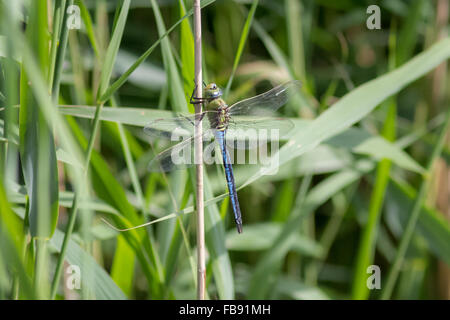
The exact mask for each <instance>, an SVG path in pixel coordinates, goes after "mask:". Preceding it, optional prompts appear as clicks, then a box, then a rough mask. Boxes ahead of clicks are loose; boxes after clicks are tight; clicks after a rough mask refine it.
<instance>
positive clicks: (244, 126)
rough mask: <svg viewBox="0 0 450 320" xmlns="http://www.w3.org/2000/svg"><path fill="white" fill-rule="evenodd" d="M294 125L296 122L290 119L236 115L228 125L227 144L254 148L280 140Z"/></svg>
mask: <svg viewBox="0 0 450 320" xmlns="http://www.w3.org/2000/svg"><path fill="white" fill-rule="evenodd" d="M293 127H294V123H293V122H292V121H291V120H289V119H283V118H266V117H265V118H262V117H258V118H255V117H250V116H236V117H233V118H232V120H231V122H230V123H229V125H228V129H227V134H226V140H227V146H233V147H234V148H235V149H254V148H257V147H260V146H261V145H264V144H267V143H268V142H270V141H278V140H280V139H281V138H282V137H284V136H285V135H286V134H287V133H289V131H291V130H292V128H293Z"/></svg>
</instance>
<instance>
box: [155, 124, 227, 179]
mask: <svg viewBox="0 0 450 320" xmlns="http://www.w3.org/2000/svg"><path fill="white" fill-rule="evenodd" d="M214 131H215V129H208V130H204V131H203V134H202V141H203V161H204V162H205V163H206V164H212V163H214V162H216V161H219V160H220V159H216V157H217V155H218V154H216V145H217V144H216V142H215V140H214ZM194 140H195V136H191V137H189V138H186V139H184V140H183V141H182V142H180V143H178V144H176V145H174V146H172V147H170V148H168V149H166V150H164V151H162V152H161V153H159V154H157V155H156V156H155V158H153V160H152V161H150V163H149V165H148V170H149V171H151V172H169V171H173V170H180V169H186V168H189V167H191V166H193V165H195V159H194Z"/></svg>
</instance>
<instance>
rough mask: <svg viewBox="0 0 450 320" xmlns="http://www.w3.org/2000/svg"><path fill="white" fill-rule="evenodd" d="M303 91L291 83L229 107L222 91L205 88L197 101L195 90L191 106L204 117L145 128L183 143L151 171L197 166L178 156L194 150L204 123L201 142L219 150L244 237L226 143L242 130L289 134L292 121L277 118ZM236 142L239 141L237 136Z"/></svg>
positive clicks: (160, 121)
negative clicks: (199, 107)
mask: <svg viewBox="0 0 450 320" xmlns="http://www.w3.org/2000/svg"><path fill="white" fill-rule="evenodd" d="M300 87H301V82H300V81H298V80H292V81H289V82H286V83H284V84H281V85H278V86H276V87H274V88H272V89H271V90H269V91H267V92H265V93H262V94H259V95H256V96H254V97H251V98H247V99H244V100H241V101H238V102H236V103H234V104H232V105H230V106H228V105H227V104H226V102H225V100H224V99H223V98H222V90H221V89H220V88H219V86H217V85H216V84H215V83H210V84H208V85H206V86H205V88H204V90H203V92H204V93H203V96H202V97H195V95H196V93H195V92H196V88H194V91H193V92H192V95H191V99H190V103H191V104H198V103H201V104H202V106H203V110H204V111H203V112H202V113H201V114H177V115H176V116H175V117H173V118H163V119H155V120H153V121H152V122H150V123H149V124H147V125H146V126H145V127H144V132H145V133H146V134H147V135H150V136H155V137H159V138H172V140H177V139H173V138H174V136H176V137H177V138H178V139H179V138H181V139H182V142H179V143H178V144H176V145H175V146H173V147H171V148H169V149H166V150H164V151H162V152H161V153H159V154H157V155H156V157H155V158H154V159H153V160H152V161H151V162H150V164H149V167H148V168H149V171H157V172H158V171H159V172H169V171H172V170H176V169H183V168H187V167H189V166H192V165H195V163H197V162H198V160H196V159H194V161H192V160H193V159H192V155H191V153H189V155H188V156H187V157H184V158H183V157H181V160H180V158H179V157H178V156H177V155H179V154H180V151H182V150H185V151H186V150H187V151H190V150H191V149H192V147H193V144H194V139H195V129H194V128H195V126H196V124H197V123H198V122H199V121H202V139H203V140H204V141H209V140H211V138H213V139H214V140H215V143H214V144H215V145H216V147H218V149H219V150H220V152H219V153H220V154H221V156H222V159H221V160H222V164H223V167H224V171H225V177H226V182H227V187H228V194H229V197H230V200H231V204H232V209H233V213H234V220H235V223H236V228H237V232H238V233H242V214H241V209H240V206H239V199H238V196H237V192H236V183H235V180H234V174H233V166H232V159H231V157H230V152H229V150H228V149H229V148H230V144H229V143H227V142H228V141H227V139H230V133H231V132H234V133H236V132H239V129H241V130H242V129H253V130H273V129H276V130H278V131H279V133H280V136H283V135H284V134H286V133H287V132H289V131H290V130H291V129H292V127H293V123H292V122H291V121H290V120H289V119H283V118H280V117H275V116H274V115H276V111H277V110H278V109H279V108H280V107H282V106H283V105H285V104H286V103H287V102H288V100H289V98H290V97H291V96H292V95H294V94H295V93H296V92H298V90H299V89H300ZM233 138H236V135H235V136H234V137H233ZM255 146H257V144H255V143H253V144H252V143H248V144H247V143H243V144H242V143H241V144H239V143H238V145H236V144H233V145H232V147H234V148H242V149H251V148H254V147H255ZM186 160H187V161H186Z"/></svg>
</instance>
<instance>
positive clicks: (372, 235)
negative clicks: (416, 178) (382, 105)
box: [352, 26, 397, 300]
mask: <svg viewBox="0 0 450 320" xmlns="http://www.w3.org/2000/svg"><path fill="white" fill-rule="evenodd" d="M395 42H396V31H395V27H394V26H393V27H391V32H390V36H389V51H390V56H389V69H390V70H392V69H394V67H395V58H396V56H397V55H396V54H395V53H396V47H395ZM386 107H387V111H386V117H385V122H384V126H383V132H382V135H383V137H384V138H385V139H387V140H388V141H394V140H395V127H396V113H397V102H396V97H395V96H394V97H391V98H390V99H388V100H387V102H386ZM390 169H391V161H390V160H389V159H383V160H381V161H380V162H379V164H378V165H377V170H376V174H375V185H374V188H373V191H372V196H371V198H370V203H369V216H368V220H367V224H366V226H365V228H364V231H363V235H362V238H361V241H360V246H359V249H358V254H357V259H356V270H355V276H354V280H353V287H352V296H353V299H357V300H362V299H367V298H368V297H369V288H368V287H367V283H366V280H367V268H368V267H369V266H370V265H372V264H373V259H374V255H375V244H376V238H377V231H378V225H379V220H380V215H381V210H382V207H383V203H384V197H385V193H386V189H387V186H388V181H389V172H390Z"/></svg>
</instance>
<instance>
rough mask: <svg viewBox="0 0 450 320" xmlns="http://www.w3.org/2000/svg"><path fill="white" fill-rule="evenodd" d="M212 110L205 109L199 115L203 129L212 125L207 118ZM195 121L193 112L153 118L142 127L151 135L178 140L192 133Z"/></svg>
mask: <svg viewBox="0 0 450 320" xmlns="http://www.w3.org/2000/svg"><path fill="white" fill-rule="evenodd" d="M212 112H216V111H205V112H203V113H202V115H201V116H200V120H201V121H202V125H203V130H204V131H206V130H208V129H210V128H211V127H212V125H211V123H210V122H209V118H208V113H212ZM195 121H197V120H196V115H195V114H178V115H177V116H176V117H173V118H165V119H155V120H153V121H152V122H150V123H148V124H147V125H146V126H145V127H144V132H145V133H146V134H147V135H149V136H152V137H159V138H166V139H171V138H172V139H175V140H179V138H187V137H192V136H193V135H194V125H195Z"/></svg>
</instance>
